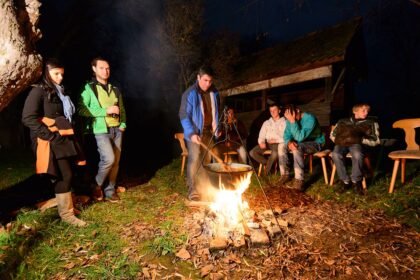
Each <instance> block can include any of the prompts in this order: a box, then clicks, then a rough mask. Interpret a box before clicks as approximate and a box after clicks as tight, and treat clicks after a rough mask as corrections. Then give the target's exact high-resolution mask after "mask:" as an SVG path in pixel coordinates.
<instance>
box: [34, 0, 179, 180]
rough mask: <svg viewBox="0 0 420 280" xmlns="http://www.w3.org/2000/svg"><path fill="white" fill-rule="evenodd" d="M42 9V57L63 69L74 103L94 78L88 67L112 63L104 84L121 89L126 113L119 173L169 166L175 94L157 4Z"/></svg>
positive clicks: (77, 2)
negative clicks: (98, 62)
mask: <svg viewBox="0 0 420 280" xmlns="http://www.w3.org/2000/svg"><path fill="white" fill-rule="evenodd" d="M43 9H44V11H43V15H44V18H43V24H42V29H43V33H44V35H45V36H44V39H43V42H42V44H41V48H42V52H43V54H44V57H45V56H52V55H54V56H59V57H60V58H62V60H63V61H64V62H65V65H66V78H65V81H64V83H65V84H66V87H67V88H68V89H71V91H72V99H73V100H75V101H76V100H77V99H78V97H79V96H80V93H81V90H82V88H83V86H84V84H85V82H86V81H87V80H90V78H91V76H92V70H91V67H90V61H91V60H92V59H93V58H94V57H97V56H101V57H104V58H106V59H107V60H109V62H110V66H111V78H110V82H111V83H112V84H114V85H116V86H118V87H119V88H120V90H121V92H122V94H123V97H124V103H125V107H126V112H127V131H126V135H125V139H124V144H123V151H122V164H123V165H124V167H123V168H122V173H123V174H124V173H129V175H139V174H142V173H150V172H153V171H155V170H156V169H157V168H159V167H160V166H163V165H165V164H166V163H167V162H169V160H171V159H172V158H173V156H174V150H175V149H173V148H174V144H175V143H174V140H173V134H174V133H175V132H177V131H179V128H180V125H179V119H178V109H179V103H180V98H181V93H180V92H178V86H177V83H176V81H177V76H176V75H177V73H176V70H175V69H176V65H175V64H174V61H175V60H174V59H173V51H172V49H171V47H170V45H169V43H168V41H167V37H166V35H165V30H164V24H163V3H162V1H156V0H143V1H139V0H126V1H111V0H101V1H96V0H95V1H81V0H73V1H71V0H68V1H66V5H65V8H64V9H63V8H61V6H60V3H54V2H51V3H46V4H45V5H43ZM75 14H78V15H79V16H77V17H76V16H75ZM57 26H60V28H57ZM50 30H51V33H50Z"/></svg>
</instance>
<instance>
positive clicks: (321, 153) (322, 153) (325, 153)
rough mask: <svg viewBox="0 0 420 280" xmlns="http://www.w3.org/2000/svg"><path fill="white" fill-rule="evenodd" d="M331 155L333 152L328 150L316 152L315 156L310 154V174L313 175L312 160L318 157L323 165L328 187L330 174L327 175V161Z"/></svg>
mask: <svg viewBox="0 0 420 280" xmlns="http://www.w3.org/2000/svg"><path fill="white" fill-rule="evenodd" d="M330 154H331V150H329V149H326V150H322V151H319V152H316V153H314V154H309V173H310V174H312V160H313V157H317V158H319V159H320V160H321V164H322V173H323V174H324V182H325V184H326V185H328V173H327V163H326V162H325V159H326V158H327V157H328V156H329V155H330Z"/></svg>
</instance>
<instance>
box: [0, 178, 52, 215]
mask: <svg viewBox="0 0 420 280" xmlns="http://www.w3.org/2000/svg"><path fill="white" fill-rule="evenodd" d="M53 196H54V188H53V186H52V183H51V181H50V180H49V178H48V177H47V176H42V175H36V174H33V175H31V176H30V177H28V178H26V179H25V180H23V181H20V182H18V183H16V184H15V185H12V186H10V187H8V188H6V189H2V190H0V219H1V222H5V221H8V220H10V219H11V218H13V216H14V215H15V214H16V213H15V212H16V211H18V210H19V209H20V208H23V207H33V206H34V205H35V204H36V203H37V202H39V201H42V200H46V199H49V198H52V197H53Z"/></svg>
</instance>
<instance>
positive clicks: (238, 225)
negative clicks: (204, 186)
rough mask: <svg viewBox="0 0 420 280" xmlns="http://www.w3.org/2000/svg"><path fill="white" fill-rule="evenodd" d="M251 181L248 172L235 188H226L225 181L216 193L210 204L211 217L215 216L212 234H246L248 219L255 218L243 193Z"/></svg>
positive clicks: (227, 235) (223, 235)
mask: <svg viewBox="0 0 420 280" xmlns="http://www.w3.org/2000/svg"><path fill="white" fill-rule="evenodd" d="M250 182H251V173H248V174H246V175H245V176H244V177H243V178H242V179H240V180H239V181H238V182H236V183H234V185H235V186H236V188H235V189H234V190H229V189H225V187H224V185H223V183H222V184H221V187H220V190H219V191H218V192H217V193H216V195H215V200H214V202H212V203H211V204H210V207H209V208H210V211H211V212H210V214H212V215H210V217H214V218H213V221H212V222H211V224H212V226H211V227H212V228H213V229H212V235H213V236H214V237H225V238H229V237H232V235H233V236H234V235H235V233H238V234H242V235H243V234H245V230H246V228H244V227H246V220H247V219H252V218H253V215H254V213H253V211H251V210H250V209H249V205H248V203H247V202H246V201H243V199H242V194H243V193H244V192H245V191H246V190H247V189H248V186H249V184H250Z"/></svg>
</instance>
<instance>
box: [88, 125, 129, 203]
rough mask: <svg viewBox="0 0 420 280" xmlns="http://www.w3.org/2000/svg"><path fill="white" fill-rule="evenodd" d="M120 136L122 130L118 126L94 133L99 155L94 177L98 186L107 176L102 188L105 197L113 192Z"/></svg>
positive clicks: (118, 159) (118, 160)
mask: <svg viewBox="0 0 420 280" xmlns="http://www.w3.org/2000/svg"><path fill="white" fill-rule="evenodd" d="M122 136H123V132H122V131H121V130H120V129H119V128H118V127H110V128H108V133H103V134H95V138H96V144H97V146H98V152H99V157H100V160H99V166H98V174H97V175H96V178H95V179H96V183H97V184H98V186H102V185H103V184H104V182H105V180H106V179H107V178H108V185H107V186H106V187H105V189H104V192H105V196H106V197H110V196H112V195H113V194H114V192H115V184H116V181H117V174H118V168H119V163H120V157H121V146H122Z"/></svg>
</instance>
